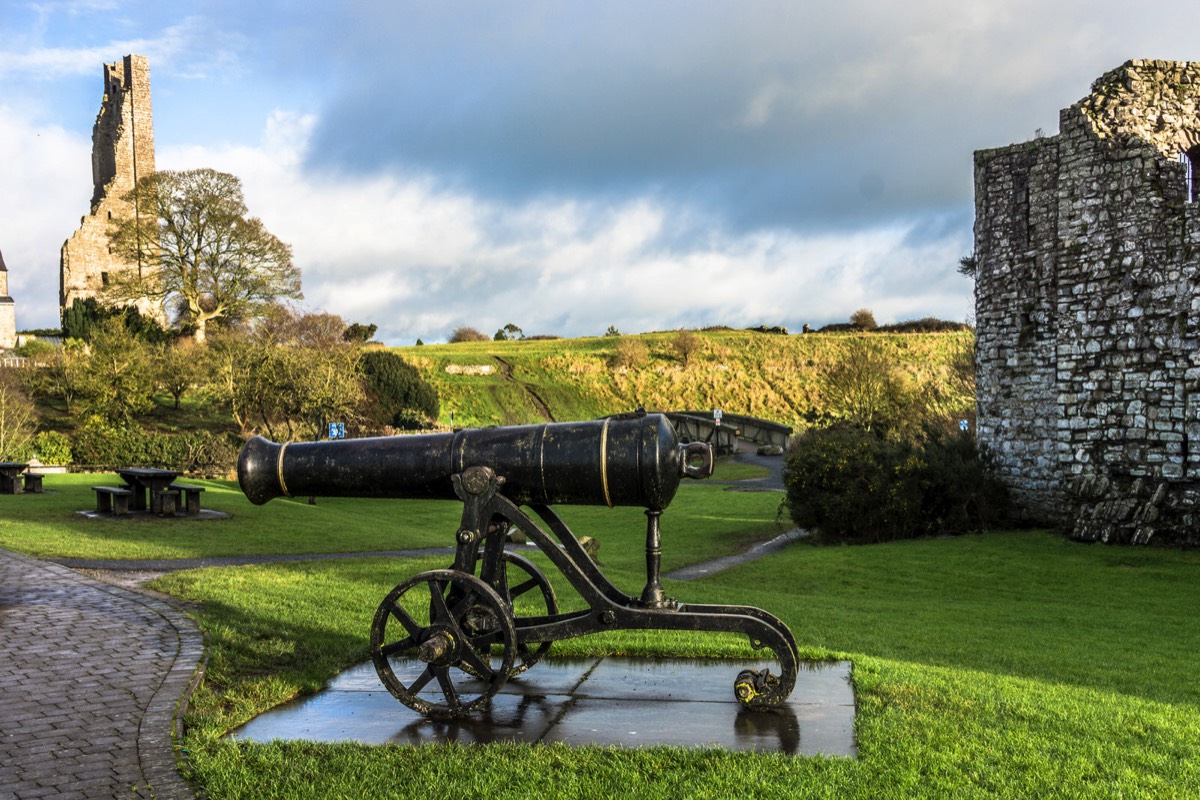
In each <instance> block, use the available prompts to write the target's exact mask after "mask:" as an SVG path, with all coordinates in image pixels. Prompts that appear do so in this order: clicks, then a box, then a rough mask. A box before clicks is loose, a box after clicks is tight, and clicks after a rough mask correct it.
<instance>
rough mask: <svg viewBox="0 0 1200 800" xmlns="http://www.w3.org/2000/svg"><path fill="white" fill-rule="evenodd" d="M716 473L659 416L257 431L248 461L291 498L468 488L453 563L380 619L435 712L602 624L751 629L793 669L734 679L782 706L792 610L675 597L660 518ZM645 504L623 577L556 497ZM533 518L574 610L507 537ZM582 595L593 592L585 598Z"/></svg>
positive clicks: (267, 491) (392, 657)
mask: <svg viewBox="0 0 1200 800" xmlns="http://www.w3.org/2000/svg"><path fill="white" fill-rule="evenodd" d="M711 474H712V451H711V449H710V448H709V447H708V445H705V444H697V443H693V444H689V445H681V444H679V442H678V439H677V438H676V436H675V432H674V429H673V428H672V427H671V425H670V423H669V422H668V421H667V419H666V418H665V417H663V416H662V415H660V414H644V413H637V414H629V415H623V416H618V417H610V418H606V419H601V420H592V421H587V422H568V423H550V424H545V425H525V426H515V427H498V428H482V429H465V430H459V431H455V432H453V433H441V434H425V435H416V436H394V437H381V438H370V439H349V440H341V441H329V442H291V443H284V444H276V443H273V442H269V441H267V440H266V439H262V438H259V437H256V438H254V439H252V440H250V441H249V442H248V443H247V444H246V445H245V447H244V448H243V449H242V453H241V455H240V457H239V459H238V482H239V484H240V485H241V487H242V491H243V492H244V493H245V494H246V496H247V497H248V498H249V499H250V500H251V501H252V502H254V503H265V502H267V501H268V500H270V499H272V498H274V497H280V496H291V495H299V496H343V497H381V498H444V499H455V498H457V499H458V500H460V501H461V502H462V504H463V513H462V521H461V523H460V525H459V528H458V530H457V532H456V533H455V555H454V563H453V565H452V566H451V567H450V568H449V569H440V570H430V571H427V572H422V573H420V574H417V575H414V576H413V577H411V578H409V579H407V580H405V581H402V582H401V583H399V584H398V585H397V586H396V587H395V588H394V589H393V590H392V591H391V592H390V593H388V595H387V596H386V597H385V598H384V599H383V602H382V603H380V605H379V608H378V609H377V611H376V613H375V616H374V619H373V621H372V623H371V657H372V660H373V661H374V663H375V668H376V671H377V672H378V673H379V677H380V679H381V680H382V681H383V683H384V685H385V686H386V687H387V688H388V690H389V691H390V692H391V693H392V694H393V695H395V696H396V697H397V698H398V699H399V700H400V701H401V702H403V703H404V704H405V705H408V706H409V707H411V708H413V709H415V710H417V711H419V712H421V713H423V714H425V715H427V716H433V717H461V716H465V715H469V714H471V713H472V712H474V711H477V710H479V709H481V708H483V707H485V706H486V705H487V704H488V703H489V702H490V700H491V698H492V696H494V695H495V693H496V692H497V691H498V690H499V689H500V688H501V687H502V686H503V685H504V683H505V682H506V681H507V680H508V679H509V678H512V677H514V676H516V675H519V674H521V673H522V672H525V671H526V670H528V669H529V668H530V667H532V666H534V664H536V663H537V661H538V660H539V659H540V658H541V657H542V656H543V655H545V653H546V652H547V651H548V650H549V649H550V647H551V645H552V644H553V642H555V641H557V640H560V639H569V638H573V637H576V636H582V635H586V634H589V633H595V632H598V631H602V630H617V629H642V630H647V629H657V630H694V631H718V632H726V633H739V634H744V635H746V636H748V637H749V639H750V641H751V644H752V646H753V647H754V648H755V649H756V650H757V649H769V650H771V651H772V652H773V653H774V655H775V658H776V660H778V662H779V665H780V674H779V675H774V674H771V672H770V670H761V671H751V670H746V671H743V672H742V673H741V674H739V675H738V676H737V678H736V679H735V681H734V693H735V695H736V696H737V698H738V700H739V701H740V702H741V703H742V705H743V707H744V708H747V709H757V708H769V707H773V706H776V705H780V704H782V703H783V702H784V701H785V700H786V699H787V696H788V695H789V694H790V693H791V690H792V687H793V686H794V685H795V680H796V662H797V651H796V643H795V639H794V638H793V637H792V634H791V631H789V630H788V628H787V626H786V625H784V624H783V622H781V621H780V620H779V619H778V618H776V617H774V616H773V615H771V614H769V613H767V612H766V611H763V610H762V609H758V608H753V607H749V606H724V605H696V604H683V603H678V602H676V601H675V600H674V599H672V598H669V597H666V595H665V593H664V591H663V586H662V583H661V581H660V578H659V567H660V562H661V556H662V547H661V534H660V530H659V521H660V518H661V516H662V513H663V510H664V509H665V508H666V507H667V506H668V505H669V504H670V502H671V500H672V499H673V498H674V496H675V493H676V490H677V489H678V487H679V483H680V480H681V478H684V477H690V478H704V477H708V476H709V475H711ZM564 503H565V504H573V505H608V506H617V505H623V506H640V507H643V508H644V509H645V514H646V520H647V522H646V584H645V587H644V588H643V590H642V592H641V594H640V595H639V596H637V597H634V596H631V595H627V594H625V593H624V592H622V591H621V590H620V589H618V588H617V587H616V586H614V585H613V584H612V583H611V582H610V581H609V580H608V579H607V578H606V577H605V576H604V574H603V573H602V572H601V570H600V568H599V566H598V565H597V564H596V562H595V561H594V560H593V559H592V558H591V556H589V555H588V553H587V551H585V550H584V548H583V546H582V545H581V544H580V543H579V541H578V540H577V539H576V537H575V535H574V534H573V533H572V532H571V530H570V529H569V528H568V527H567V525H566V524H565V523H564V522H563V521H562V519H561V518H559V516H558V515H557V514H556V513H555V512H554V511H553V510H552V509H551V508H550V505H551V504H564ZM510 530H518V531H520V532H521V533H523V534H524V535H525V536H526V537H527V538H528V540H529V541H531V542H533V543H534V544H536V545H537V547H538V548H539V550H540V551H541V552H542V553H543V554H544V555H545V556H546V558H547V559H549V561H550V563H551V564H553V566H554V567H555V568H556V569H558V570H559V571H560V572H561V573H562V575H563V576H564V578H565V579H566V580H567V582H568V583H569V584H570V585H571V587H572V588H573V589H574V590H575V592H577V593H578V594H579V596H580V597H581V598H582V599H583V601H584V604H585V605H586V608H585V609H583V610H577V611H570V612H561V611H560V610H559V606H558V600H557V597H556V595H555V592H554V588H553V586H552V585H551V583H550V581H549V580H548V579H547V578H546V576H545V575H544V574H543V573H542V571H541V569H539V567H538V566H537V565H535V564H534V563H533V562H532V561H530V560H529V559H527V558H524V557H523V556H521V555H518V554H517V553H515V552H510V551H508V550H506V549H505V543H506V541H507V540H508V534H509V532H510ZM574 605H575V606H578V605H579V604H578V603H576V604H574Z"/></svg>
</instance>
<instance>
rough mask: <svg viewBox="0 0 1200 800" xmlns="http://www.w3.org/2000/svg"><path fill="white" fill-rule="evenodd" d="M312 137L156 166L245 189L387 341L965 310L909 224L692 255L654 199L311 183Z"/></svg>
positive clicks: (344, 304)
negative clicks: (199, 172)
mask: <svg viewBox="0 0 1200 800" xmlns="http://www.w3.org/2000/svg"><path fill="white" fill-rule="evenodd" d="M313 127H314V120H313V119H312V118H311V117H307V116H302V115H295V114H290V113H284V112H275V113H273V114H272V115H271V117H270V119H269V121H268V123H267V126H266V133H265V134H264V136H263V140H262V143H261V144H260V145H259V146H257V147H224V148H217V149H209V148H203V147H190V148H186V149H175V148H165V149H163V150H161V151H160V154H159V159H158V160H159V165H160V167H162V168H169V169H184V168H193V167H201V166H211V167H214V168H217V169H222V170H226V171H229V172H232V173H234V174H236V175H238V176H239V177H241V178H242V180H243V183H244V186H245V189H246V197H247V203H248V205H249V206H250V209H251V211H252V213H254V214H256V215H258V216H261V217H262V218H263V220H264V222H265V223H266V224H267V227H268V228H269V229H270V230H271V231H272V232H274V233H275V234H276V235H278V236H280V238H282V239H284V240H285V241H287V242H289V243H291V244H292V246H293V248H294V251H295V257H296V261H297V264H298V265H299V266H300V267H301V270H302V272H303V275H304V291H305V305H306V306H308V307H312V308H320V309H323V310H327V311H332V312H334V313H337V314H340V315H342V316H343V317H344V318H346V319H347V321H359V322H374V323H376V324H378V325H379V327H380V333H379V335H380V337H381V338H382V339H383V340H384V341H387V342H390V343H393V344H405V343H411V342H412V341H413V340H415V339H416V338H418V337H421V338H422V339H424V340H425V341H430V342H432V341H436V340H440V339H444V338H445V337H446V336H447V335H448V334H449V333H450V331H451V330H452V329H453V328H454V327H457V326H458V325H472V326H474V327H477V328H479V329H480V330H483V331H485V332H487V331H491V330H494V329H496V328H499V327H501V326H502V325H504V324H505V323H507V322H515V323H516V324H518V325H519V326H520V327H521V328H522V329H523V330H525V332H526V333H531V334H532V333H556V334H561V335H568V336H579V335H598V334H600V333H602V332H603V331H604V330H605V329H606V328H607V327H608V326H609V325H612V324H615V325H617V326H618V327H619V328H620V329H621V330H625V331H638V330H648V329H664V328H668V329H669V328H674V327H681V326H686V327H695V326H701V325H709V324H728V325H734V326H741V325H746V326H748V325H757V324H786V325H790V326H794V327H796V328H798V327H799V326H800V325H801V324H803V323H804V322H812V323H814V324H823V323H826V322H830V321H844V320H846V319H848V317H849V315H850V313H851V312H852V311H853V310H854V309H856V308H859V307H862V306H869V307H872V308H873V309H874V310H875V313H876V316H877V318H879V319H880V321H881V322H884V321H887V320H889V319H896V318H909V317H912V316H926V315H931V314H933V315H943V316H948V317H949V318H952V319H962V318H964V317H965V316H966V314H967V312H968V308H969V296H970V286H969V284H968V283H967V282H966V281H964V280H963V279H961V278H959V277H958V276H957V274H955V272H954V266H955V265H956V264H957V259H958V257H959V256H960V255H961V254H962V253H963V252H966V251H967V250H968V249H969V243H967V242H964V241H961V240H960V239H961V237H960V236H955V235H951V236H949V237H947V238H946V239H944V240H936V239H935V240H933V241H932V242H931V243H926V244H922V245H919V246H914V245H909V244H906V234H907V233H908V232H909V230H908V227H907V226H905V225H896V224H893V225H890V226H887V227H880V228H877V229H873V230H867V231H863V232H858V233H852V234H845V235H842V234H822V235H801V234H796V233H792V232H787V231H775V232H765V233H764V232H758V233H755V234H748V235H741V236H739V235H735V234H721V233H718V232H714V231H710V232H708V233H707V234H706V235H701V236H695V237H692V238H691V240H693V241H695V242H696V243H695V244H690V245H689V244H681V243H680V241H681V240H679V239H672V240H670V242H669V243H668V241H667V240H666V239H665V238H664V229H665V228H666V227H668V225H669V223H672V222H675V221H676V220H673V219H671V218H670V215H671V214H672V213H674V212H673V211H672V210H669V209H668V208H666V207H664V206H663V205H661V204H660V203H658V202H656V201H654V200H653V199H650V198H644V197H643V198H636V199H632V200H628V201H624V202H621V203H618V204H615V205H610V204H607V203H604V202H600V201H597V202H594V203H589V202H585V201H583V200H579V199H574V200H550V199H543V200H539V201H536V202H529V203H524V204H519V205H513V206H506V205H499V204H492V203H488V202H484V201H481V200H479V199H478V198H475V197H472V196H470V195H467V194H464V193H459V192H454V191H450V190H445V189H438V188H436V187H435V186H434V185H433V184H431V183H429V182H428V181H424V180H421V179H405V178H402V177H399V176H396V175H387V174H381V175H374V176H369V177H353V176H342V175H334V174H328V173H324V174H323V173H312V174H309V173H304V172H302V171H301V170H300V169H299V168H298V164H299V163H301V161H302V159H303V155H304V148H305V146H306V144H307V135H308V133H309V132H310V131H311V130H312V129H313ZM685 241H686V240H685ZM946 275H949V276H951V277H950V279H949V280H947V279H946V277H945V276H946ZM897 276H906V277H905V279H898V277H897ZM883 290H886V291H887V292H888V294H887V295H886V296H883V295H880V294H879V292H880V291H883Z"/></svg>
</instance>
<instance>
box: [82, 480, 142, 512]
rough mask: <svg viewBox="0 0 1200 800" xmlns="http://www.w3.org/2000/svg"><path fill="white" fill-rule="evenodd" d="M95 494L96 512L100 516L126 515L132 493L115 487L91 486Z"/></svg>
mask: <svg viewBox="0 0 1200 800" xmlns="http://www.w3.org/2000/svg"><path fill="white" fill-rule="evenodd" d="M92 491H93V492H95V493H96V510H97V511H99V512H100V513H102V514H109V513H111V514H128V513H129V500H130V498H132V497H133V492H131V491H129V490H128V489H121V488H118V487H116V486H93V487H92Z"/></svg>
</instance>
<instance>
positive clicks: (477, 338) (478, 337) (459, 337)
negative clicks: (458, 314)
mask: <svg viewBox="0 0 1200 800" xmlns="http://www.w3.org/2000/svg"><path fill="white" fill-rule="evenodd" d="M487 341H491V339H490V337H489V336H488V335H487V334H485V333H482V332H480V331H478V330H476V329H475V328H469V327H467V326H465V325H464V326H462V327H460V328H455V329H454V333H452V334H450V344H458V343H460V342H487Z"/></svg>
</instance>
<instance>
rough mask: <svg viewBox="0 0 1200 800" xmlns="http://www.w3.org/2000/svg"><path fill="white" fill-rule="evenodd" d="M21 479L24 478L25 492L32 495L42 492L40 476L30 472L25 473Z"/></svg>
mask: <svg viewBox="0 0 1200 800" xmlns="http://www.w3.org/2000/svg"><path fill="white" fill-rule="evenodd" d="M22 477H24V478H25V491H27V492H33V493H34V494H40V493H41V491H42V476H41V475H35V474H34V473H32V472H26V473H25V474H24V476H22Z"/></svg>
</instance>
